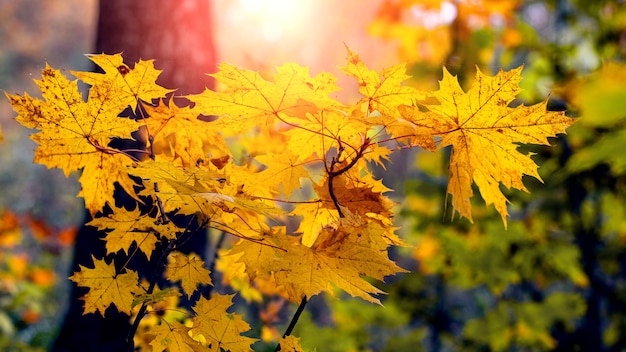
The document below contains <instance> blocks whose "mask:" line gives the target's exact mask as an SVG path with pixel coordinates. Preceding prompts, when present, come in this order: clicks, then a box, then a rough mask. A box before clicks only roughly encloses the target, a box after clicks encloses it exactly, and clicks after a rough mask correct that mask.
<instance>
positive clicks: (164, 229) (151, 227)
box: [86, 208, 181, 259]
mask: <svg viewBox="0 0 626 352" xmlns="http://www.w3.org/2000/svg"><path fill="white" fill-rule="evenodd" d="M86 225H89V226H94V227H97V228H98V229H99V230H109V232H108V233H107V235H106V236H105V237H104V241H105V242H106V245H105V246H106V249H107V254H112V253H117V252H118V251H120V250H121V251H124V252H125V253H127V254H128V249H129V248H130V247H131V245H132V244H133V243H135V244H136V245H137V247H138V248H139V250H141V251H142V252H143V253H144V254H145V255H146V257H147V258H148V259H150V256H151V255H152V251H154V249H155V248H156V243H157V242H158V237H157V236H163V237H165V238H170V239H173V238H176V234H177V232H180V231H181V230H180V229H178V228H177V227H176V226H174V225H173V224H172V223H168V224H159V223H157V220H156V219H155V218H153V217H150V216H148V215H147V214H141V212H140V211H139V210H138V209H135V210H133V211H125V210H122V209H120V208H115V211H114V213H113V214H110V215H108V216H106V217H99V218H95V219H93V220H91V221H90V222H88V223H87V224H86Z"/></svg>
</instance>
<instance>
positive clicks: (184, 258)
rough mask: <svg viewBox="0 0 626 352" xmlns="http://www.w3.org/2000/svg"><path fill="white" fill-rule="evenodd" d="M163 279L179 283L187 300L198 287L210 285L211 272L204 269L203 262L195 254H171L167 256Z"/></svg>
mask: <svg viewBox="0 0 626 352" xmlns="http://www.w3.org/2000/svg"><path fill="white" fill-rule="evenodd" d="M168 261H169V262H168V263H167V266H166V268H165V278H166V279H168V280H169V281H171V282H177V281H180V282H181V286H182V287H183V290H184V291H185V293H186V294H187V298H190V297H191V295H192V294H193V293H194V292H195V291H196V289H197V288H198V286H199V285H212V284H213V283H212V281H211V276H210V275H211V272H210V271H209V270H208V269H207V268H205V267H204V261H203V260H202V259H200V258H199V257H198V256H197V255H196V254H194V253H192V254H189V255H185V254H184V253H181V252H172V253H170V255H169V256H168Z"/></svg>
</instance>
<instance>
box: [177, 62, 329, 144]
mask: <svg viewBox="0 0 626 352" xmlns="http://www.w3.org/2000/svg"><path fill="white" fill-rule="evenodd" d="M212 76H213V77H215V79H217V80H218V81H219V82H221V83H223V84H225V85H226V86H228V87H229V91H227V92H223V93H222V92H214V91H212V90H209V89H207V90H205V91H204V92H202V93H201V94H198V95H191V96H188V97H187V98H188V99H189V100H191V101H193V102H194V103H195V104H196V105H195V107H194V109H198V110H199V111H202V112H203V114H209V115H216V116H218V119H217V120H216V121H214V122H212V124H213V125H215V126H216V128H219V129H221V132H222V133H223V134H224V135H236V134H239V133H241V132H243V131H247V130H249V129H251V128H253V127H260V128H261V130H262V131H265V132H267V131H269V130H270V129H271V128H272V127H273V126H274V122H275V120H276V119H278V118H288V116H292V117H299V116H304V112H311V111H317V109H320V108H324V107H328V106H332V105H339V103H337V102H336V101H334V100H332V99H330V98H329V97H328V94H330V93H331V92H333V91H336V90H337V89H338V88H337V87H336V86H335V85H334V80H335V78H334V76H332V75H330V74H328V73H322V74H319V75H317V76H315V77H310V75H309V69H308V68H307V67H302V66H299V65H297V64H292V63H288V64H284V65H282V66H279V67H277V68H276V74H275V75H274V77H273V78H274V80H273V81H272V82H268V81H266V80H265V79H263V77H261V75H260V74H259V73H257V72H253V71H249V70H243V69H240V68H238V67H235V66H232V65H229V64H225V63H222V64H220V65H219V71H218V72H217V73H215V74H213V75H212Z"/></svg>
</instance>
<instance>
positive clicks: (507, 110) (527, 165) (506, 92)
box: [405, 67, 574, 226]
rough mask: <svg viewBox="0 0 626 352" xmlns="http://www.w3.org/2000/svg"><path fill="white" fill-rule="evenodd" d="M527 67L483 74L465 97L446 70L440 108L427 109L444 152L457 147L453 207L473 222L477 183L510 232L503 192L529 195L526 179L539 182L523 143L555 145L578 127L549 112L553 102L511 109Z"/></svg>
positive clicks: (413, 113)
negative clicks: (556, 138)
mask: <svg viewBox="0 0 626 352" xmlns="http://www.w3.org/2000/svg"><path fill="white" fill-rule="evenodd" d="M521 71H522V67H519V68H517V69H513V70H511V71H507V72H504V71H500V72H498V74H497V75H495V76H493V77H490V76H487V75H485V74H483V73H482V72H480V71H477V72H476V77H475V80H474V82H473V84H472V86H471V88H470V89H469V91H468V92H467V93H465V92H464V91H463V90H462V89H461V87H460V85H459V83H458V81H457V79H456V77H453V76H452V75H451V74H450V73H449V72H448V71H447V70H445V69H444V74H443V79H442V80H441V81H440V84H439V85H440V89H439V90H438V91H436V92H435V93H434V96H435V98H436V99H437V100H438V102H439V104H430V103H429V104H425V106H426V107H427V108H428V110H429V111H428V112H426V113H424V114H426V116H427V117H429V118H430V119H431V120H432V122H431V123H430V124H431V126H433V130H434V131H433V132H434V134H437V135H440V136H442V137H443V139H442V140H441V142H440V144H439V148H442V147H445V146H449V145H450V146H452V156H451V159H450V179H449V183H448V191H447V193H448V194H450V195H452V205H453V207H454V209H455V210H456V211H458V212H459V214H460V215H461V216H463V217H466V218H468V219H469V220H470V221H472V215H471V204H470V198H471V197H472V195H473V192H472V182H474V183H476V185H477V186H478V189H479V190H480V193H481V195H482V197H483V199H484V200H485V202H486V203H487V204H494V206H495V208H496V210H497V211H498V213H500V216H501V217H502V221H503V222H504V224H505V226H506V217H507V215H508V212H507V208H506V203H507V199H506V198H505V196H504V195H503V193H502V191H501V190H500V186H501V185H503V186H505V187H506V188H516V189H519V190H523V191H526V192H527V189H526V187H525V186H524V184H523V183H522V176H523V175H529V176H533V177H535V178H537V179H539V180H541V177H540V176H539V174H538V172H537V165H536V164H535V162H534V161H533V160H532V159H531V155H527V154H523V153H521V152H519V151H518V150H517V147H518V145H519V144H521V143H531V144H544V145H549V142H548V137H553V136H556V135H557V134H559V133H565V128H567V127H568V126H569V125H571V124H572V123H573V122H574V119H571V118H569V117H567V116H565V114H564V112H549V111H546V110H547V107H546V105H547V101H544V102H541V103H538V104H535V105H531V106H524V105H519V106H517V107H511V106H510V104H511V103H512V102H513V100H514V99H515V97H516V96H517V94H518V93H519V92H520V88H519V82H520V80H521V75H520V73H521ZM416 115H422V119H423V116H424V115H423V113H421V112H419V111H418V109H417V108H414V109H407V110H405V118H406V119H413V118H415V116H416Z"/></svg>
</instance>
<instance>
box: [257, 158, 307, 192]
mask: <svg viewBox="0 0 626 352" xmlns="http://www.w3.org/2000/svg"><path fill="white" fill-rule="evenodd" d="M255 159H256V160H257V161H259V162H260V163H262V164H263V165H265V166H266V169H265V170H263V171H261V172H260V173H258V174H257V177H258V180H259V181H260V182H261V183H263V184H265V185H267V186H269V187H271V188H272V189H273V190H274V191H276V192H277V193H278V189H277V188H278V186H281V187H282V190H283V192H284V194H285V197H287V199H289V196H290V195H291V193H292V192H293V191H294V190H295V189H298V188H300V178H307V177H308V176H309V173H308V172H307V171H306V169H305V168H304V165H303V164H302V163H299V162H298V158H297V156H296V155H294V154H292V153H290V152H289V151H284V152H283V153H282V154H273V153H272V154H266V155H259V156H257V157H255Z"/></svg>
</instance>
